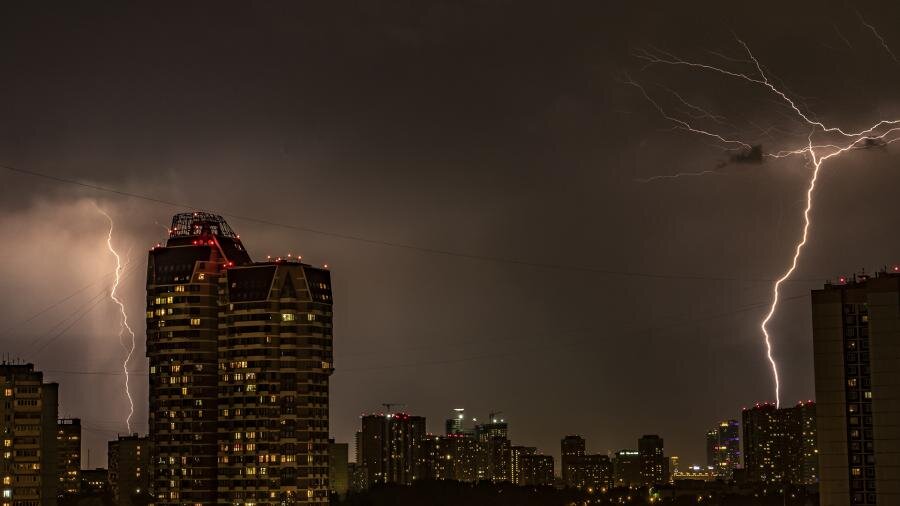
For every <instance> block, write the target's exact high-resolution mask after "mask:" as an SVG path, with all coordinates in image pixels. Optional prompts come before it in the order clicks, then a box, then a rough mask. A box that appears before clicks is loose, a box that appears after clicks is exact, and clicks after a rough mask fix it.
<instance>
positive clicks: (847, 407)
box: [812, 267, 900, 506]
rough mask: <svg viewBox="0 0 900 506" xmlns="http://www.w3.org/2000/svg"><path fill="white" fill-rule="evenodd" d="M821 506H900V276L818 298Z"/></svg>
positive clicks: (828, 290) (851, 284)
mask: <svg viewBox="0 0 900 506" xmlns="http://www.w3.org/2000/svg"><path fill="white" fill-rule="evenodd" d="M812 317H813V346H814V352H815V376H816V400H817V402H818V432H819V456H820V463H821V479H820V481H819V490H820V494H821V505H822V506H846V505H851V504H854V505H855V504H864V505H873V504H878V505H879V506H880V505H893V504H900V268H898V267H894V268H892V269H891V271H890V272H889V271H887V270H885V271H882V272H880V273H878V274H876V275H875V276H874V277H871V276H865V275H859V276H853V277H852V278H850V279H847V278H841V279H840V281H839V282H838V283H827V284H826V285H825V286H824V287H823V288H822V289H821V290H813V292H812Z"/></svg>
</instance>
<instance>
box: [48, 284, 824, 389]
mask: <svg viewBox="0 0 900 506" xmlns="http://www.w3.org/2000/svg"><path fill="white" fill-rule="evenodd" d="M807 297H809V294H801V295H795V296H792V297H785V298H783V299H782V301H784V302H787V301H791V300H799V299H805V298H807ZM767 305H768V303H767V302H760V303H757V304H751V305H747V306H743V307H740V308H737V309H735V310H732V311H725V312H721V313H716V314H711V315H706V316H703V317H700V318H691V319H684V320H682V321H679V322H674V323H671V324H668V325H664V326H658V327H650V328H642V329H635V330H633V331H631V332H626V333H625V335H630V336H633V335H640V334H644V333H647V332H660V331H666V330H672V329H674V328H677V327H682V326H685V325H691V324H696V323H701V322H705V321H710V320H716V319H719V318H725V317H728V316H733V315H736V314H740V313H746V312H749V311H752V310H754V309H760V308H764V307H766V306H767ZM595 330H596V329H581V330H573V331H571V332H567V333H591V332H594V331H595ZM557 334H558V332H557ZM584 340H585V338H580V339H575V340H573V341H570V342H568V343H562V344H554V345H553V346H552V348H553V349H559V348H568V347H572V346H576V345H578V344H580V343H581V342H582V341H584ZM482 342H483V341H482ZM494 342H502V341H494ZM548 348H549V347H548V346H532V347H530V348H525V349H520V350H517V351H512V352H497V353H489V354H482V355H473V356H468V357H460V358H454V359H442V360H432V361H417V362H405V363H400V364H385V365H376V366H369V367H350V368H340V369H338V371H340V372H364V371H381V370H389V369H403V368H410V367H423V366H433V365H445V364H454V363H460V362H469V361H474V360H484V359H489V358H506V357H510V356H515V355H521V354H526V353H532V352H535V351H543V350H546V349H548ZM44 372H47V373H57V374H71V375H79V376H123V375H124V374H125V373H124V372H122V371H77V370H67V369H45V370H44ZM128 374H129V375H131V376H148V375H149V373H146V372H137V371H129V372H128Z"/></svg>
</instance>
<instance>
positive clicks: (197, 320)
mask: <svg viewBox="0 0 900 506" xmlns="http://www.w3.org/2000/svg"><path fill="white" fill-rule="evenodd" d="M191 325H193V326H194V327H196V326H197V325H200V318H191Z"/></svg>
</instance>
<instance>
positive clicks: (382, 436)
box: [360, 413, 426, 486]
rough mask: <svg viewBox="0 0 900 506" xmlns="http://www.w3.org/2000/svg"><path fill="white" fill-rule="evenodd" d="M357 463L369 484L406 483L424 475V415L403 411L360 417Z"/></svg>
mask: <svg viewBox="0 0 900 506" xmlns="http://www.w3.org/2000/svg"><path fill="white" fill-rule="evenodd" d="M361 423H362V430H361V431H360V432H361V443H362V445H361V452H360V458H361V462H360V463H361V464H362V465H363V466H364V467H365V469H366V472H367V473H368V483H369V486H371V485H374V484H376V483H400V484H403V485H409V484H411V483H412V482H413V481H416V480H419V479H422V478H423V477H424V470H423V469H424V463H425V459H426V451H425V439H426V437H425V418H424V417H421V416H411V415H408V414H406V413H389V414H387V415H382V414H379V415H365V416H363V417H362V419H361Z"/></svg>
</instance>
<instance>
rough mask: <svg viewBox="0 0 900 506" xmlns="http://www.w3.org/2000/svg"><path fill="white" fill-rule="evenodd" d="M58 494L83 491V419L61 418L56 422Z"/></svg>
mask: <svg viewBox="0 0 900 506" xmlns="http://www.w3.org/2000/svg"><path fill="white" fill-rule="evenodd" d="M56 454H57V455H58V458H57V460H56V471H57V472H58V473H59V480H58V483H57V488H56V494H57V495H65V494H77V493H78V492H79V491H81V419H79V418H61V419H59V420H57V422H56Z"/></svg>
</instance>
